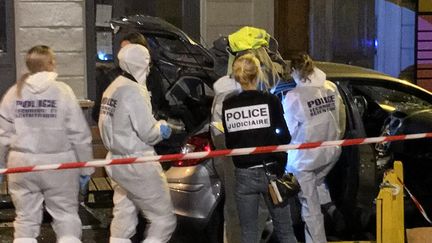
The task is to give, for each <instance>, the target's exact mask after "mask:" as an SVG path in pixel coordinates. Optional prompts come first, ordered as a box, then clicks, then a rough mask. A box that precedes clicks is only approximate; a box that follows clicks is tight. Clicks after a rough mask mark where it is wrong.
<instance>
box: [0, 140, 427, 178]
mask: <svg viewBox="0 0 432 243" xmlns="http://www.w3.org/2000/svg"><path fill="white" fill-rule="evenodd" d="M430 137H432V133H418V134H408V135H398V136H386V137H371V138H355V139H345V140H336V141H324V142H311V143H302V144H287V145H278V146H263V147H250V148H239V149H224V150H214V151H205V152H193V153H187V154H167V155H156V156H146V157H139V158H123V159H112V160H92V161H88V162H67V163H61V164H48V165H35V166H25V167H14V168H6V169H0V174H12V173H24V172H34V171H45V170H64V169H74V168H84V167H103V166H107V165H122V164H132V163H144V162H151V161H153V162H154V161H159V162H166V161H173V160H186V159H204V158H212V157H219V156H236V155H247V154H260V153H273V152H284V151H287V150H295V149H310V148H317V147H332V146H351V145H360V144H370V143H381V142H391V141H400V140H411V139H420V138H430Z"/></svg>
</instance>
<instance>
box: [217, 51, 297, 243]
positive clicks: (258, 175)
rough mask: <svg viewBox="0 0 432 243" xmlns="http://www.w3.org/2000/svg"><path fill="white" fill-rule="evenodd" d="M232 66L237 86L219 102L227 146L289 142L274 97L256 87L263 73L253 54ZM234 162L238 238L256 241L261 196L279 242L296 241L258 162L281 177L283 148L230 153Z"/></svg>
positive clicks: (244, 241)
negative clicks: (273, 200)
mask: <svg viewBox="0 0 432 243" xmlns="http://www.w3.org/2000/svg"><path fill="white" fill-rule="evenodd" d="M232 70H233V73H232V76H233V77H234V79H235V81H236V82H238V83H239V84H240V86H241V88H242V90H241V91H237V92H233V93H231V94H229V95H227V98H226V99H225V101H224V102H223V106H222V123H223V127H224V131H225V144H226V147H227V148H230V149H231V148H244V147H255V146H267V145H279V144H287V143H289V142H290V139H291V136H290V133H289V131H288V129H287V126H286V124H285V121H284V118H283V109H282V106H281V103H280V101H279V99H278V98H277V97H276V96H274V95H272V94H269V93H266V92H262V91H258V90H257V84H258V80H259V79H260V75H262V73H261V68H260V62H259V61H258V59H257V58H256V57H255V56H254V55H253V54H245V55H242V56H240V57H237V58H236V60H235V61H234V63H233V69H232ZM233 162H234V166H235V180H236V182H235V197H236V203H237V210H238V214H239V219H240V227H241V242H242V243H256V242H258V239H259V233H258V232H259V230H258V223H257V221H258V205H259V199H260V197H263V198H264V201H265V203H266V205H267V207H268V209H269V212H270V214H271V216H272V220H273V225H274V233H275V236H276V237H277V239H278V242H281V243H293V242H297V240H296V238H295V235H294V231H293V228H292V222H291V212H290V208H289V205H288V204H284V205H282V206H279V205H278V206H274V205H273V203H272V202H271V199H270V196H269V193H268V184H269V181H268V178H267V176H266V174H265V170H264V167H263V165H264V164H266V167H267V168H268V169H269V170H270V172H272V174H276V175H278V176H281V175H282V174H283V173H284V170H285V165H286V153H283V152H281V153H269V154H257V155H244V156H235V157H233Z"/></svg>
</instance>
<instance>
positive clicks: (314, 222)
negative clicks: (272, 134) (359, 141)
mask: <svg viewBox="0 0 432 243" xmlns="http://www.w3.org/2000/svg"><path fill="white" fill-rule="evenodd" d="M291 75H292V77H293V79H294V81H295V82H296V84H297V86H296V88H294V89H293V90H291V91H289V92H288V93H287V94H286V96H285V98H284V100H283V107H284V111H285V120H286V122H287V125H288V128H289V130H290V131H291V132H292V141H291V142H292V143H293V144H298V143H306V142H317V141H332V140H339V139H342V137H343V133H344V131H345V106H344V104H343V101H342V98H341V96H340V94H339V91H338V88H337V86H336V85H335V84H334V83H332V82H330V81H326V74H325V73H324V72H323V71H321V70H320V69H318V68H317V67H316V66H315V65H314V62H313V61H312V59H311V58H310V57H309V56H308V55H307V54H299V55H297V56H296V57H295V58H293V59H292V61H291ZM340 153H341V148H340V147H327V148H315V149H306V150H290V151H289V152H288V165H287V169H288V171H289V172H292V173H293V174H294V175H295V176H296V178H297V179H298V181H299V183H300V186H301V192H300V193H299V199H300V202H301V204H302V218H303V220H304V221H305V239H306V243H324V242H327V239H326V235H325V230H324V217H323V215H322V213H321V205H320V204H323V206H324V208H326V207H327V208H329V209H331V208H332V210H331V211H332V212H333V213H332V214H334V213H335V212H338V211H337V210H336V208H335V206H334V204H332V202H331V198H330V193H329V191H328V189H327V186H326V185H325V182H324V179H325V177H326V176H327V174H328V173H329V172H330V170H331V169H332V168H333V166H334V165H335V163H336V162H337V160H338V159H339V155H340ZM330 216H331V217H333V216H334V215H330ZM338 223H341V222H338Z"/></svg>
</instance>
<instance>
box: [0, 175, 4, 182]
mask: <svg viewBox="0 0 432 243" xmlns="http://www.w3.org/2000/svg"><path fill="white" fill-rule="evenodd" d="M1 183H3V174H0V184H1Z"/></svg>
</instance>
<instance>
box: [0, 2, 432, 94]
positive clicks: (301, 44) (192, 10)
mask: <svg viewBox="0 0 432 243" xmlns="http://www.w3.org/2000/svg"><path fill="white" fill-rule="evenodd" d="M406 1H408V2H409V0H404V1H396V2H406ZM378 2H384V0H366V1H358V0H326V1H322V0H309V1H296V0H145V1H136V0H15V1H12V0H4V1H0V25H2V26H0V79H1V82H0V93H1V94H3V93H4V92H5V91H6V89H7V88H8V87H9V86H10V85H12V84H13V83H14V82H15V80H16V78H17V77H19V76H20V75H22V74H23V73H24V72H25V66H24V55H25V52H26V51H27V50H28V49H29V48H30V47H32V46H34V45H37V44H46V45H49V46H51V47H52V48H53V49H54V51H55V52H56V55H57V66H58V73H59V75H60V76H59V80H61V81H64V82H66V83H67V84H69V85H70V86H71V87H72V88H73V90H74V91H75V93H76V95H77V97H79V98H81V99H91V100H92V99H94V98H95V95H96V94H95V87H96V83H95V82H96V81H95V63H96V61H97V60H96V53H97V49H96V45H97V44H96V42H97V40H96V36H97V28H98V27H97V26H96V24H95V21H96V16H97V9H98V8H97V6H98V5H100V4H103V5H109V6H111V12H110V14H109V15H110V17H120V16H125V15H131V14H136V13H142V14H149V15H153V16H158V17H161V18H164V19H166V20H168V21H169V22H171V23H173V24H174V25H176V26H177V27H179V28H181V29H183V30H184V31H185V32H186V33H188V34H189V35H190V36H191V37H192V38H194V39H195V41H197V42H201V43H202V44H203V45H204V46H206V47H211V46H212V43H213V41H214V40H216V39H217V38H219V36H226V35H228V34H230V33H232V32H234V31H236V30H238V29H239V28H240V27H242V26H245V25H249V26H255V27H259V28H263V29H266V30H267V32H269V33H270V34H271V35H274V36H275V37H276V39H277V40H278V41H279V49H280V52H281V53H282V56H283V57H285V58H289V56H290V55H292V54H294V53H296V52H298V51H307V52H309V53H310V54H311V55H312V57H313V58H315V59H317V60H324V61H336V62H342V63H350V64H356V65H360V66H365V67H371V68H374V67H375V68H377V67H378V68H379V70H382V71H385V70H386V69H385V68H386V67H387V66H385V65H386V64H385V62H384V61H385V60H388V59H386V58H385V57H384V55H385V53H386V52H383V50H384V49H381V50H379V49H377V45H376V42H377V41H376V40H377V38H376V37H377V33H378V32H379V31H378V29H377V28H380V27H379V25H377V22H375V19H376V18H375V17H374V16H375V15H376V14H377V12H376V11H378V10H377V9H379V8H380V7H379V6H380V5H378V4H377V3H378ZM386 2H393V3H394V2H395V1H390V0H388V1H386ZM426 2H428V1H427V0H426ZM387 4H388V3H387ZM396 4H397V3H396ZM166 6H170V7H169V8H168V7H166ZM405 12H406V11H404V10H403V9H402V11H400V13H402V14H404V13H405ZM378 14H379V13H378ZM353 16H354V17H353ZM382 21H386V20H382ZM380 23H381V22H380ZM414 23H415V22H413V21H411V22H410V21H408V20H406V18H401V26H400V28H401V30H403V31H401V32H400V33H401V34H400V35H401V38H400V39H401V40H402V41H401V43H400V47H398V50H400V53H402V54H403V55H402V54H401V55H400V60H401V62H404V61H405V60H412V62H413V61H414V58H413V57H414V54H409V53H408V52H407V50H411V52H410V53H413V52H414V49H413V48H414V46H413V44H411V43H413V41H406V40H405V39H404V38H405V37H407V36H408V37H409V36H411V35H412V36H414V33H411V35H409V33H410V32H409V31H406V30H407V28H411V27H412V28H413V25H414ZM377 26H378V27H377ZM413 38H414V37H413ZM407 48H408V49H407ZM409 48H411V49H409ZM380 53H384V54H382V55H381V56H380V57H378V58H377V55H378V54H380ZM392 53H394V52H392ZM410 55H411V56H410ZM406 56H408V57H410V59H407V58H403V57H406ZM383 63H384V64H383ZM374 65H375V66H374ZM377 65H378V66H377ZM389 65H390V64H389ZM397 65H399V66H404V65H407V64H406V63H403V65H402V64H401V63H399V64H397ZM399 66H398V67H399ZM394 76H396V75H394Z"/></svg>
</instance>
